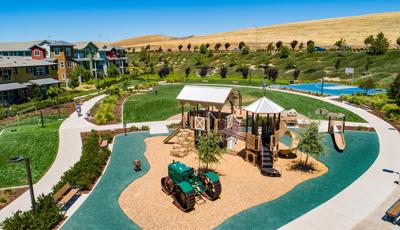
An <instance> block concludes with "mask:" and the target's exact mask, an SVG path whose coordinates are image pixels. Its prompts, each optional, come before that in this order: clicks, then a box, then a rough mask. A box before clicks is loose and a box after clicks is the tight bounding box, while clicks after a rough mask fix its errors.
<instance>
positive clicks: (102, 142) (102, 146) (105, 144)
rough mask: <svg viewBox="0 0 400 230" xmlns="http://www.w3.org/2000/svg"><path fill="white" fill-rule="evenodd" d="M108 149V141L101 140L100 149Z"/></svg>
mask: <svg viewBox="0 0 400 230" xmlns="http://www.w3.org/2000/svg"><path fill="white" fill-rule="evenodd" d="M107 147H108V140H102V141H101V143H100V148H107Z"/></svg>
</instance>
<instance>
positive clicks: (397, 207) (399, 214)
mask: <svg viewBox="0 0 400 230" xmlns="http://www.w3.org/2000/svg"><path fill="white" fill-rule="evenodd" d="M385 214H386V217H389V218H390V219H391V220H392V223H393V224H397V223H399V222H400V199H398V200H397V201H396V203H394V204H393V205H392V207H390V208H389V209H388V210H387V211H386V213H385Z"/></svg>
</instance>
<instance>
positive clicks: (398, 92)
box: [388, 73, 400, 106]
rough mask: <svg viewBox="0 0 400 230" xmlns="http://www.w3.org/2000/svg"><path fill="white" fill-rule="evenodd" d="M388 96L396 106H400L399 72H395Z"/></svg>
mask: <svg viewBox="0 0 400 230" xmlns="http://www.w3.org/2000/svg"><path fill="white" fill-rule="evenodd" d="M388 96H389V97H390V98H391V99H393V100H394V101H395V102H396V104H397V105H398V106H400V73H398V74H397V77H396V79H394V81H393V83H392V84H390V86H389V90H388Z"/></svg>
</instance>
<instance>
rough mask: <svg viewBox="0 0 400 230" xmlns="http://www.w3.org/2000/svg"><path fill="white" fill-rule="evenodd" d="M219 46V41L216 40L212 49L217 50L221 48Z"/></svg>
mask: <svg viewBox="0 0 400 230" xmlns="http://www.w3.org/2000/svg"><path fill="white" fill-rule="evenodd" d="M221 46H222V45H221V43H219V42H218V43H216V44H215V46H214V49H215V50H219V48H221Z"/></svg>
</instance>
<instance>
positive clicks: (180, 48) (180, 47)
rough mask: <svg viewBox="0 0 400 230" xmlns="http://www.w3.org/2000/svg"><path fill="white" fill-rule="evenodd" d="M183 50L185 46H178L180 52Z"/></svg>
mask: <svg viewBox="0 0 400 230" xmlns="http://www.w3.org/2000/svg"><path fill="white" fill-rule="evenodd" d="M182 48H183V45H182V44H179V46H178V49H179V52H180V51H181V50H182Z"/></svg>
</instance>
